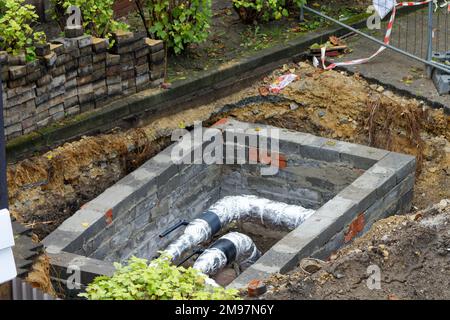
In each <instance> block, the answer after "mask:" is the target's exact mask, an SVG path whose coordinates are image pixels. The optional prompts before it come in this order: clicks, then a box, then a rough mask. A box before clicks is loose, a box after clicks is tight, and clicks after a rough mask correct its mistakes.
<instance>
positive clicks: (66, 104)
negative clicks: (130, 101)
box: [0, 32, 164, 140]
mask: <svg viewBox="0 0 450 320" xmlns="http://www.w3.org/2000/svg"><path fill="white" fill-rule="evenodd" d="M113 40H114V45H113V46H112V47H110V45H109V42H108V40H106V39H99V38H94V37H91V36H89V35H83V36H80V37H75V38H58V39H54V40H53V41H51V42H50V43H47V44H45V45H40V46H38V47H37V49H36V54H37V59H36V60H34V61H31V62H27V61H26V57H25V54H20V55H17V56H13V55H10V54H8V53H6V52H5V51H0V67H1V79H2V90H3V108H4V111H3V112H4V118H5V128H4V130H5V136H6V139H7V140H10V139H13V138H15V137H18V136H21V135H24V134H28V133H30V132H32V131H35V130H36V129H39V128H42V127H45V126H47V125H49V124H51V123H52V122H54V121H58V120H62V119H64V118H67V117H70V116H73V115H76V114H79V113H82V112H86V111H90V110H94V109H96V108H101V107H103V106H105V105H106V104H108V103H109V102H111V101H112V100H114V99H117V96H126V95H130V94H133V93H136V92H138V91H141V90H144V89H147V88H150V87H155V86H158V85H159V84H160V83H161V82H162V78H163V73H164V72H163V71H164V50H163V49H164V48H163V43H162V42H161V41H158V40H151V39H148V38H146V37H145V35H143V34H140V33H132V32H117V33H115V34H113Z"/></svg>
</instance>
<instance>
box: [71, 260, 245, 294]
mask: <svg viewBox="0 0 450 320" xmlns="http://www.w3.org/2000/svg"><path fill="white" fill-rule="evenodd" d="M115 267H116V272H115V273H114V275H113V276H112V277H106V276H102V277H97V278H95V279H94V281H93V282H92V283H91V284H89V285H88V287H87V289H86V292H85V293H81V294H80V295H79V296H80V297H85V298H87V299H89V300H237V299H239V295H238V291H237V290H233V289H225V288H222V287H213V286H210V285H208V284H206V282H205V279H206V275H204V274H202V273H201V272H200V271H198V270H196V269H193V268H184V267H177V266H175V265H173V264H172V263H171V262H170V259H169V257H168V256H166V255H164V254H163V255H162V256H160V257H159V258H158V259H155V260H152V261H151V262H150V263H149V262H148V261H147V260H145V259H139V258H136V257H132V258H131V259H130V260H129V262H128V264H127V265H121V264H118V263H116V264H115Z"/></svg>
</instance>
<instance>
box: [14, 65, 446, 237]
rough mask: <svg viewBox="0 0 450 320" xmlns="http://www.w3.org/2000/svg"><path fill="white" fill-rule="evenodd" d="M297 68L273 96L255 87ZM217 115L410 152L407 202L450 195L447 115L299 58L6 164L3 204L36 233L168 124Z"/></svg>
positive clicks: (112, 175) (135, 156)
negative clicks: (244, 84)
mask: <svg viewBox="0 0 450 320" xmlns="http://www.w3.org/2000/svg"><path fill="white" fill-rule="evenodd" d="M287 71H291V72H295V73H296V74H298V75H299V80H298V81H296V82H294V83H292V84H291V85H290V86H289V87H288V88H286V89H285V90H284V91H283V92H282V94H281V95H279V96H275V97H273V96H268V95H266V93H265V90H261V88H263V87H266V86H267V85H268V84H270V83H271V82H272V81H273V79H274V78H276V77H277V76H279V75H281V74H283V73H286V72H287ZM223 117H232V118H236V119H238V120H241V121H246V122H255V123H264V124H270V125H274V126H277V127H281V128H288V129H293V130H298V131H302V132H307V133H312V134H315V135H318V136H322V137H329V138H336V139H339V140H344V141H348V142H355V143H360V144H364V145H371V146H375V147H379V148H384V149H388V150H392V151H397V152H402V153H407V154H412V155H415V156H417V159H418V163H419V166H418V172H417V174H418V178H417V182H416V186H415V197H414V205H415V206H416V207H417V208H425V207H426V206H427V205H428V204H430V203H433V202H438V201H439V200H440V199H443V198H449V197H450V179H449V175H450V143H449V141H450V117H448V116H447V115H445V114H444V113H443V111H442V110H433V109H431V108H428V107H427V106H426V105H424V104H423V103H421V102H420V101H417V100H416V99H413V98H405V97H401V96H399V95H396V94H395V93H393V92H391V91H389V90H385V89H384V88H381V87H379V86H377V85H371V84H369V83H367V82H366V81H365V80H364V79H361V78H360V77H359V76H358V75H354V76H349V75H347V74H345V73H343V72H337V71H328V72H323V71H321V70H318V69H315V68H313V67H312V66H311V65H309V64H307V63H300V64H290V65H286V66H284V67H283V68H282V69H279V70H275V71H274V72H273V73H272V74H270V75H269V76H267V77H266V78H264V79H263V80H261V81H260V82H258V83H255V84H253V85H252V86H251V87H249V88H246V89H243V90H242V91H240V92H238V93H236V94H233V95H230V96H228V97H226V98H224V99H220V100H218V101H215V102H214V103H211V104H207V105H203V106H200V107H197V108H195V109H190V110H185V111H182V112H179V113H176V114H174V115H172V116H170V117H165V118H161V119H156V120H153V121H151V122H148V123H145V124H144V125H143V126H142V127H140V128H134V129H129V130H127V131H123V130H120V129H117V130H113V131H111V132H109V133H105V134H100V135H97V136H90V137H83V138H81V139H80V140H77V141H74V142H70V143H66V144H64V145H62V146H60V147H58V148H55V149H53V150H51V151H48V152H45V153H43V154H39V155H36V156H33V157H31V158H28V159H25V160H22V161H19V162H17V163H15V164H11V165H9V166H8V187H9V199H10V210H11V213H12V214H13V216H14V217H16V218H17V219H18V220H19V221H21V222H23V223H25V224H26V225H27V226H29V227H31V228H33V231H34V233H35V234H36V235H37V237H38V238H39V239H43V238H44V237H45V236H46V235H48V234H49V233H50V232H51V231H53V230H54V229H55V228H56V227H57V226H58V225H60V224H61V223H62V222H63V221H64V220H65V219H67V218H68V217H70V216H71V215H72V214H73V213H74V212H75V211H77V210H78V209H79V208H80V207H81V206H82V205H83V204H85V203H87V202H88V201H90V200H92V199H93V198H95V197H96V196H97V195H99V194H100V193H101V192H103V191H104V190H105V189H106V188H108V187H110V186H111V185H113V184H114V183H115V182H117V181H118V180H119V179H120V178H122V177H124V176H125V175H127V174H128V173H130V172H131V171H133V170H134V169H136V168H137V167H139V166H140V165H141V164H142V163H144V162H145V161H146V160H148V159H149V158H151V157H152V156H154V155H155V154H157V153H158V152H159V151H160V150H162V149H163V148H164V147H166V146H168V145H169V144H170V143H171V141H170V135H171V133H172V131H173V130H174V129H177V128H180V127H181V128H184V127H186V128H189V127H191V126H192V125H193V123H194V121H202V122H203V125H204V126H207V125H211V124H213V123H215V122H216V121H217V120H219V119H221V118H223Z"/></svg>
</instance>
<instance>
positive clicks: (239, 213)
mask: <svg viewBox="0 0 450 320" xmlns="http://www.w3.org/2000/svg"><path fill="white" fill-rule="evenodd" d="M209 211H210V212H213V213H214V214H216V215H217V217H218V218H219V220H220V224H221V226H222V227H224V226H226V225H228V224H230V223H231V222H233V221H253V222H256V223H258V222H259V223H261V224H262V225H265V226H268V227H271V228H274V229H281V230H287V231H290V230H294V229H295V228H297V227H298V226H299V225H300V224H302V223H303V222H304V221H305V220H306V219H308V218H309V217H310V216H311V215H312V214H314V212H315V210H312V209H306V208H303V207H301V206H296V205H290V204H287V203H284V202H278V201H272V200H269V199H265V198H259V197H256V196H251V195H244V196H229V197H224V198H223V199H221V200H220V201H218V202H216V203H215V204H214V205H213V206H212V207H211V208H210V209H209Z"/></svg>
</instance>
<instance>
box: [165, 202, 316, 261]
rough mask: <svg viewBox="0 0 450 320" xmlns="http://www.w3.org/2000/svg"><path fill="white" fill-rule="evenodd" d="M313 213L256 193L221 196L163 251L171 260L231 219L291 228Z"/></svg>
mask: <svg viewBox="0 0 450 320" xmlns="http://www.w3.org/2000/svg"><path fill="white" fill-rule="evenodd" d="M314 212H315V211H314V210H311V209H306V208H303V207H301V206H296V205H290V204H286V203H283V202H277V201H272V200H269V199H264V198H258V197H256V196H250V195H244V196H229V197H225V198H223V199H221V200H220V201H218V202H216V203H215V204H214V205H213V206H212V207H210V209H209V210H208V211H206V212H204V213H203V214H202V215H200V216H199V217H197V218H196V219H195V220H193V221H192V222H191V223H189V224H188V226H187V227H186V229H185V231H184V233H183V234H182V235H181V236H180V238H178V239H177V240H175V241H174V242H172V243H171V244H170V245H169V246H168V247H167V249H166V250H165V251H167V252H168V253H169V254H170V255H171V256H172V260H177V259H178V258H179V257H181V256H182V255H183V254H184V253H185V252H186V251H188V250H189V249H191V248H193V247H194V246H197V245H199V244H201V243H203V242H205V241H207V240H209V239H211V237H212V236H213V235H214V234H216V233H217V232H218V231H219V230H221V229H222V228H224V227H225V226H227V225H229V224H230V223H232V222H234V221H252V222H256V223H260V224H262V225H265V226H267V227H270V228H272V229H280V230H286V231H290V230H294V229H295V228H296V227H298V226H299V225H300V224H301V223H303V222H304V221H305V220H306V219H307V218H308V217H310V216H311V215H312V214H313V213H314Z"/></svg>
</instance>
